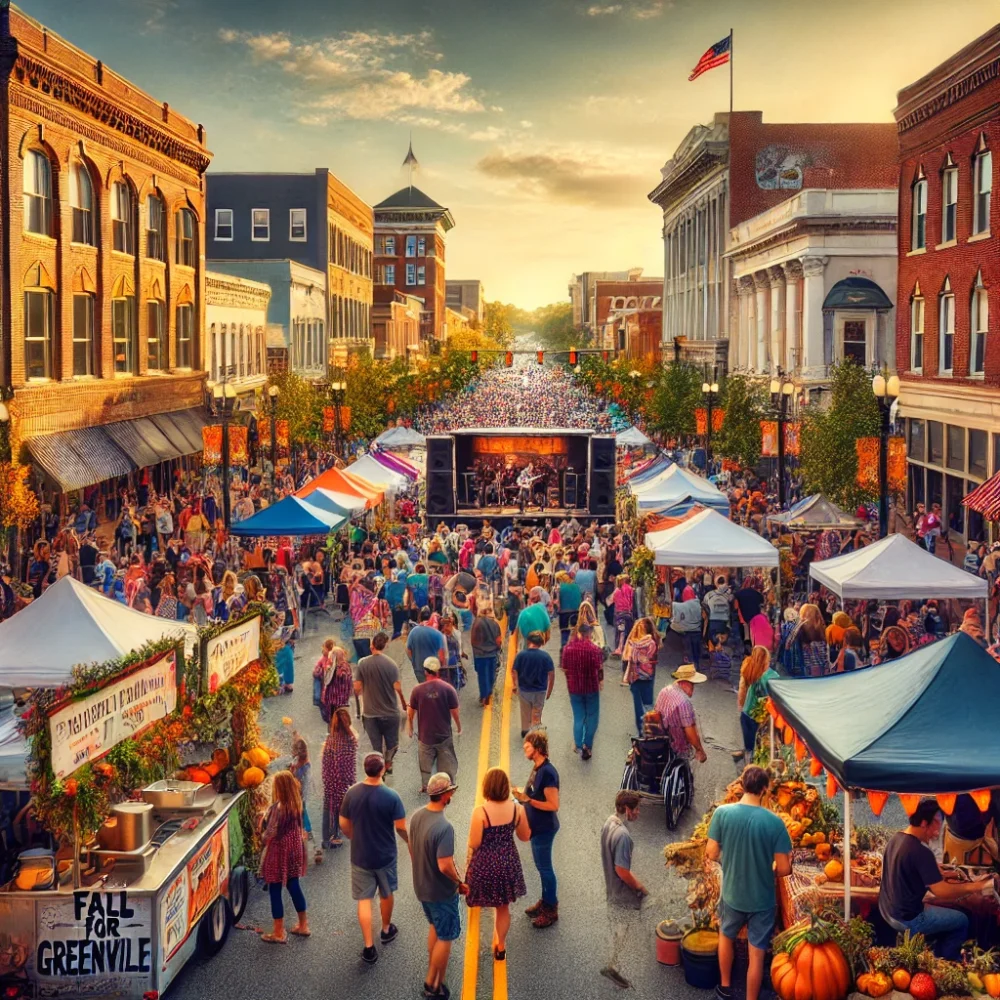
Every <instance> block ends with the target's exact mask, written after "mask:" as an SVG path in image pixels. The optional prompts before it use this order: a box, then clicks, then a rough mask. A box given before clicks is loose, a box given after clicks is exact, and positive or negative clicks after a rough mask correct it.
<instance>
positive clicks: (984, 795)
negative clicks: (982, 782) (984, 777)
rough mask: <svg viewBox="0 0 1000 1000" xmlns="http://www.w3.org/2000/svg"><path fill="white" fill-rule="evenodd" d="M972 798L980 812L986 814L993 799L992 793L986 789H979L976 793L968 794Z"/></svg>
mask: <svg viewBox="0 0 1000 1000" xmlns="http://www.w3.org/2000/svg"><path fill="white" fill-rule="evenodd" d="M969 794H970V795H971V796H972V801H973V802H975V803H976V805H977V806H979V811H980V812H986V810H987V809H989V807H990V799H991V798H992V797H993V793H992V792H991V791H990V789H988V788H980V789H979V790H978V791H975V792H969Z"/></svg>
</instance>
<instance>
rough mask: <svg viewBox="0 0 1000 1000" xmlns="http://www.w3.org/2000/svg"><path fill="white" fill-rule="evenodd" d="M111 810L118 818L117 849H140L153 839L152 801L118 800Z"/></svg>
mask: <svg viewBox="0 0 1000 1000" xmlns="http://www.w3.org/2000/svg"><path fill="white" fill-rule="evenodd" d="M111 812H112V814H113V815H114V816H115V817H116V818H117V820H118V836H117V841H118V846H117V849H118V850H119V851H139V850H142V848H144V847H145V846H146V845H147V844H148V843H149V842H150V841H151V840H152V839H153V806H152V803H150V802H119V803H118V805H115V806H112V807H111Z"/></svg>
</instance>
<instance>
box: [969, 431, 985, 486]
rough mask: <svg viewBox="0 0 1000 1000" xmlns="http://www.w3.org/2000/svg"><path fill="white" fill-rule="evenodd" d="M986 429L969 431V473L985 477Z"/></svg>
mask: <svg viewBox="0 0 1000 1000" xmlns="http://www.w3.org/2000/svg"><path fill="white" fill-rule="evenodd" d="M986 448H987V441H986V431H975V430H970V431H969V473H970V474H971V475H973V476H980V477H982V478H983V479H985V478H986V475H987V470H986V461H987V456H986Z"/></svg>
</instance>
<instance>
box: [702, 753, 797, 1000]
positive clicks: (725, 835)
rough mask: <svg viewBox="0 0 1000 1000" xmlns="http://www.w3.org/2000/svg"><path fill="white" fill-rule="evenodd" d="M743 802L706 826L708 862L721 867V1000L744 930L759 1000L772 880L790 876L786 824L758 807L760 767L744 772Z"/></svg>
mask: <svg viewBox="0 0 1000 1000" xmlns="http://www.w3.org/2000/svg"><path fill="white" fill-rule="evenodd" d="M741 780H742V784H743V797H742V798H741V799H740V801H739V802H734V803H733V804H732V805H727V806H719V808H718V809H716V810H715V812H714V813H713V814H712V821H711V823H710V824H709V827H708V847H707V849H706V851H705V855H706V857H707V858H708V859H709V860H710V861H719V860H721V862H722V901H721V902H720V903H719V922H720V932H721V933H720V936H719V973H720V975H719V978H720V985H719V986H718V987H717V988H716V995H717V997H718V998H719V1000H729V998H730V997H732V995H733V993H732V973H733V954H734V951H735V943H736V938H737V937H738V935H739V933H740V931H741V930H742V928H743V927H744V926H745V927H746V929H747V939H748V943H749V945H750V967H749V969H748V970H747V993H746V996H747V1000H757V998H758V997H759V995H760V984H761V981H762V980H763V978H764V956H765V954H766V952H767V949H768V947H769V945H770V943H771V933H772V931H773V930H774V914H775V898H774V877H775V875H791V873H792V861H791V853H792V841H791V838H790V837H789V836H788V831H787V830H786V829H785V824H784V823H783V822H782V821H781V820H780V819H779V818H778V816H777V815H776V814H775V813H773V812H771V810H770V809H765V808H764V807H763V806H762V805H761V804H760V799H761V796H762V795H763V794H764V792H765V791H766V790H767V786H768V783H769V781H770V778H768V776H767V772H766V771H765V770H764V769H763V768H762V767H755V766H752V765H751V766H750V767H747V768H744V770H743V777H742V779H741Z"/></svg>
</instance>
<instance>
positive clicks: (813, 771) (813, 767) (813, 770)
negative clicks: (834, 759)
mask: <svg viewBox="0 0 1000 1000" xmlns="http://www.w3.org/2000/svg"><path fill="white" fill-rule="evenodd" d="M822 773H823V763H822V761H821V760H820V759H819V757H813V759H812V760H811V761H809V774H810V775H811V776H812V777H813V778H818V777H819V776H820V775H821V774H822Z"/></svg>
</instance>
